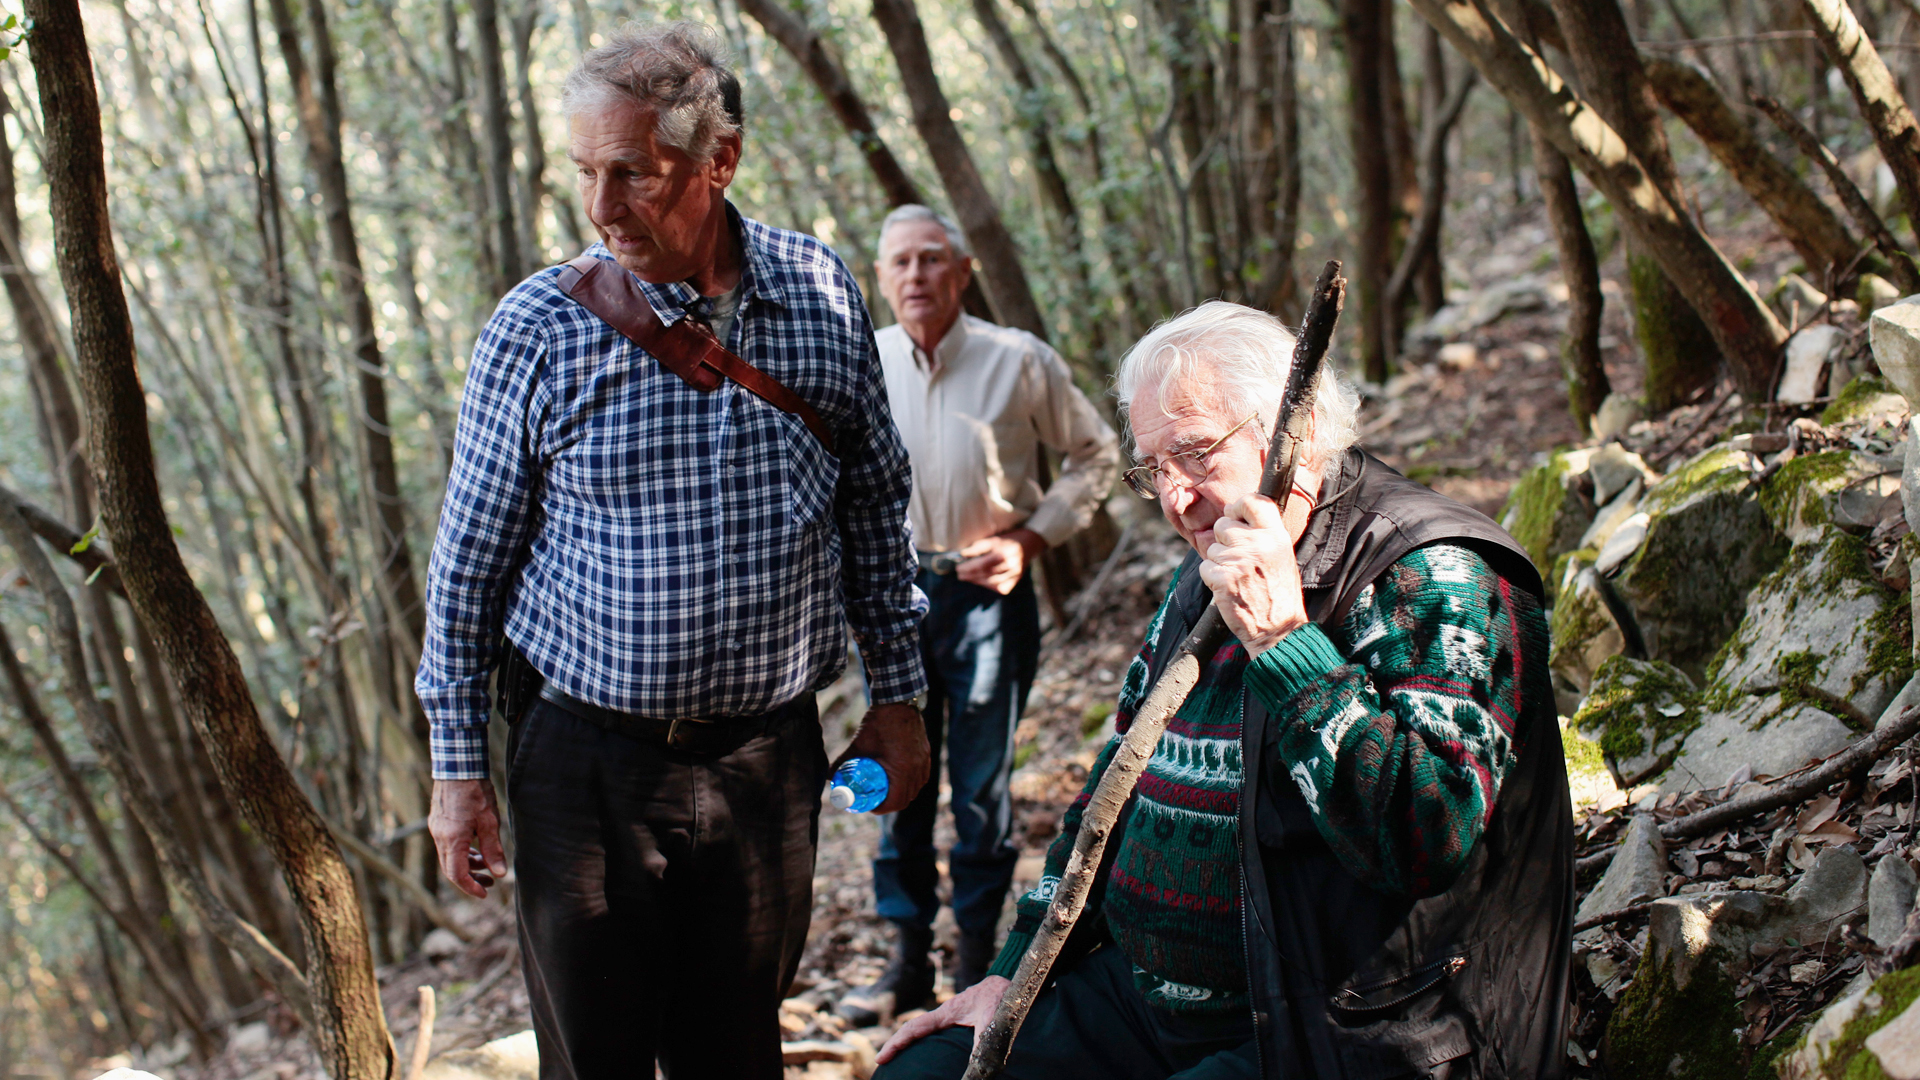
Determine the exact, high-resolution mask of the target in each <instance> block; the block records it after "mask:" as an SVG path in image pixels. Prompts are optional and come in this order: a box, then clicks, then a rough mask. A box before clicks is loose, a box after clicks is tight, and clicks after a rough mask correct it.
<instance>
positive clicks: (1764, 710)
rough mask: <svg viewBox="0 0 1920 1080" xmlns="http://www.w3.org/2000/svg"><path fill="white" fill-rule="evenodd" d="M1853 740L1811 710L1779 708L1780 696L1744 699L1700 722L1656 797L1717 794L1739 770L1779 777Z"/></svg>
mask: <svg viewBox="0 0 1920 1080" xmlns="http://www.w3.org/2000/svg"><path fill="white" fill-rule="evenodd" d="M1853 734H1854V733H1853V731H1852V729H1850V728H1848V727H1847V725H1845V724H1843V723H1841V722H1840V721H1838V720H1836V719H1834V718H1833V717H1832V716H1830V715H1829V714H1827V713H1824V712H1821V711H1820V710H1819V709H1816V708H1814V707H1812V706H1810V705H1796V706H1791V707H1789V706H1786V705H1783V704H1782V702H1781V700H1780V695H1778V694H1769V695H1767V696H1765V697H1751V698H1747V699H1745V701H1744V702H1743V703H1742V705H1741V707H1740V708H1738V709H1734V710H1731V711H1727V712H1714V713H1709V714H1707V715H1706V716H1704V717H1703V718H1702V719H1701V721H1700V726H1699V727H1697V728H1695V729H1694V731H1693V733H1692V734H1690V735H1688V736H1687V738H1686V741H1685V742H1683V743H1681V744H1680V753H1679V754H1678V755H1677V756H1676V757H1675V758H1674V760H1673V766H1672V767H1671V768H1669V769H1668V770H1667V773H1666V776H1665V777H1664V778H1663V779H1662V780H1661V783H1660V791H1661V793H1662V794H1666V793H1669V792H1675V791H1699V790H1702V789H1704V788H1717V787H1720V786H1721V785H1723V784H1725V783H1726V782H1727V778H1728V777H1730V776H1732V775H1733V774H1734V772H1736V771H1737V770H1739V769H1740V768H1741V767H1742V766H1751V767H1752V769H1753V772H1754V775H1756V776H1781V775H1784V774H1786V773H1789V772H1792V771H1793V770H1794V769H1797V768H1799V767H1800V766H1802V765H1805V764H1806V763H1807V762H1809V761H1812V760H1813V759H1814V758H1819V757H1826V756H1827V755H1828V754H1832V753H1836V752H1838V751H1840V750H1842V749H1844V748H1845V747H1846V745H1847V743H1849V742H1851V741H1852V739H1853Z"/></svg>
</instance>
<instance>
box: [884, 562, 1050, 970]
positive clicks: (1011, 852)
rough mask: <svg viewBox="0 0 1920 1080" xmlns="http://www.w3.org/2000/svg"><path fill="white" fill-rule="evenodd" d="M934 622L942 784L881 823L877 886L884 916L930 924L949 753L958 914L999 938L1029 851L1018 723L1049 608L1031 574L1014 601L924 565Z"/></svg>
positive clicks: (923, 644) (967, 927)
mask: <svg viewBox="0 0 1920 1080" xmlns="http://www.w3.org/2000/svg"><path fill="white" fill-rule="evenodd" d="M918 584H919V586H920V589H921V591H923V592H925V593H926V594H927V602H928V606H927V617H926V620H925V621H924V622H922V623H921V624H920V649H921V654H922V656H923V658H924V659H925V661H926V666H927V711H926V720H927V744H928V747H929V749H930V750H931V751H932V754H933V773H932V776H933V779H930V780H929V781H928V782H927V786H926V787H924V788H922V789H921V790H920V794H919V796H918V797H916V798H915V799H914V800H913V802H911V803H909V804H908V805H907V808H906V809H905V810H902V811H900V812H899V813H895V814H887V815H884V816H882V817H881V819H880V856H879V858H876V859H874V860H873V891H874V895H875V899H876V901H877V903H876V905H875V906H876V907H877V909H878V910H879V913H880V915H881V917H883V918H886V919H891V920H893V921H894V922H897V923H904V924H908V925H913V926H920V927H930V926H932V925H933V917H934V914H935V913H936V912H937V911H938V910H939V908H940V899H939V897H938V896H937V895H936V894H935V892H934V887H935V886H936V885H937V884H938V878H939V873H938V871H937V870H936V869H935V868H934V850H933V819H934V814H935V812H936V810H937V809H938V808H939V801H940V791H939V788H940V785H939V783H938V778H939V775H940V749H941V745H942V744H943V743H944V744H945V746H946V751H947V777H948V782H949V783H950V785H951V786H952V789H953V795H952V800H951V805H952V807H953V827H954V832H955V834H956V837H955V840H954V845H953V850H952V851H951V852H950V853H949V855H948V859H947V866H948V872H949V874H950V875H951V877H952V879H953V917H954V921H955V922H957V923H958V924H959V925H960V929H961V930H962V931H964V932H966V933H969V934H979V935H984V936H988V937H991V936H992V934H993V931H994V926H995V924H996V923H997V922H999V920H1000V907H1001V904H1002V903H1004V902H1005V900H1006V896H1007V888H1008V887H1009V886H1010V885H1011V884H1012V883H1013V866H1014V863H1015V862H1017V861H1018V860H1019V858H1020V851H1019V849H1018V848H1016V847H1014V846H1013V844H1012V842H1011V840H1012V835H1013V797H1012V796H1011V795H1010V794H1009V793H1008V791H1007V784H1008V781H1009V779H1010V778H1011V776H1012V774H1013V729H1014V726H1015V725H1016V724H1018V723H1019V721H1020V713H1021V711H1022V710H1023V709H1025V708H1026V705H1027V691H1028V690H1030V689H1032V687H1033V674H1034V668H1035V666H1036V665H1037V664H1038V662H1039V658H1040V608H1039V604H1038V602H1037V601H1036V600H1035V599H1034V593H1033V575H1032V574H1031V573H1029V574H1027V575H1026V576H1023V577H1022V578H1021V579H1020V583H1019V584H1018V585H1015V586H1014V588H1013V591H1012V592H1011V593H1009V594H1007V595H1006V596H1001V595H1000V594H999V593H996V592H994V591H993V590H991V589H986V588H982V587H980V586H978V585H974V584H971V583H969V582H965V581H961V580H960V579H959V578H957V577H954V576H952V575H950V574H935V573H933V572H932V571H930V570H922V571H921V572H920V578H919V582H918Z"/></svg>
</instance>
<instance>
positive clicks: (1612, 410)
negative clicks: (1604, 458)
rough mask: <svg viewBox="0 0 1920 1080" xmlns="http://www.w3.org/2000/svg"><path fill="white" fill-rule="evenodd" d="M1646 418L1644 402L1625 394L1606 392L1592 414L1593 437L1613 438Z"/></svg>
mask: <svg viewBox="0 0 1920 1080" xmlns="http://www.w3.org/2000/svg"><path fill="white" fill-rule="evenodd" d="M1646 418H1647V405H1646V402H1644V401H1641V400H1640V399H1639V398H1636V397H1628V396H1627V395H1625V394H1620V393H1613V394H1608V395H1607V396H1606V399H1605V400H1603V401H1601V402H1600V408H1599V409H1598V410H1596V411H1595V412H1594V414H1593V437H1594V438H1596V439H1600V440H1603V441H1604V440H1606V439H1611V438H1614V437H1615V436H1617V435H1620V434H1621V433H1623V432H1625V431H1626V430H1627V429H1628V428H1630V427H1632V426H1633V425H1635V424H1637V423H1639V422H1640V421H1642V420H1645V419H1646Z"/></svg>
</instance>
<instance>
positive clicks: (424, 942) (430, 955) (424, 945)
mask: <svg viewBox="0 0 1920 1080" xmlns="http://www.w3.org/2000/svg"><path fill="white" fill-rule="evenodd" d="M466 947H467V946H466V943H465V942H463V941H461V940H460V938H459V936H458V935H456V934H455V933H454V932H453V931H451V930H449V929H447V928H446V927H444V926H441V927H435V928H434V929H433V930H432V931H431V932H430V933H428V934H427V936H426V937H424V938H421V939H420V954H421V955H422V956H425V957H426V958H427V959H429V960H444V959H446V958H447V957H449V956H458V955H460V954H461V953H462V952H464V951H465V950H466Z"/></svg>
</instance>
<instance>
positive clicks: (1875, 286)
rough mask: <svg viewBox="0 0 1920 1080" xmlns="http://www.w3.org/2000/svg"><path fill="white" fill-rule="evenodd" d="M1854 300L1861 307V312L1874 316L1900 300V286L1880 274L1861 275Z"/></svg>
mask: <svg viewBox="0 0 1920 1080" xmlns="http://www.w3.org/2000/svg"><path fill="white" fill-rule="evenodd" d="M1853 299H1854V302H1855V303H1858V304H1859V305H1860V310H1861V311H1864V312H1867V313H1868V314H1872V313H1873V312H1875V311H1878V310H1880V309H1881V308H1883V307H1886V306H1887V305H1888V304H1891V303H1893V302H1894V301H1895V300H1898V299H1900V286H1898V285H1895V284H1894V283H1893V282H1891V281H1888V280H1887V279H1886V278H1883V277H1881V276H1880V275H1879V274H1861V275H1860V285H1859V287H1858V288H1856V289H1855V290H1854V293H1853Z"/></svg>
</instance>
